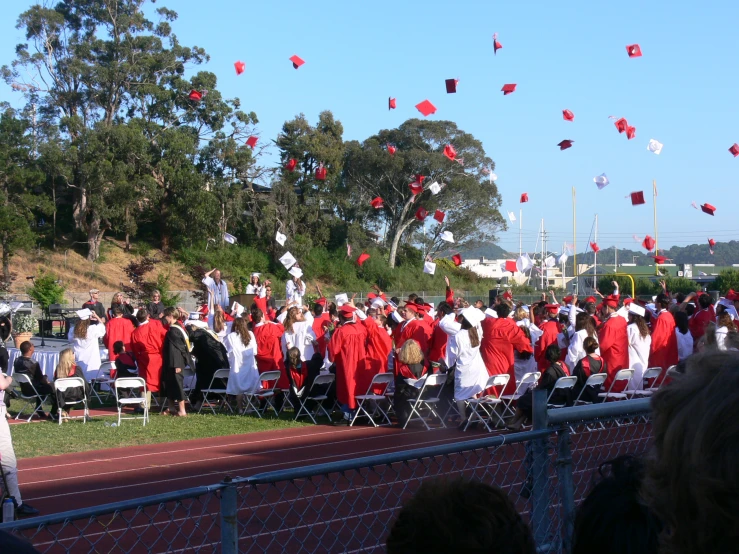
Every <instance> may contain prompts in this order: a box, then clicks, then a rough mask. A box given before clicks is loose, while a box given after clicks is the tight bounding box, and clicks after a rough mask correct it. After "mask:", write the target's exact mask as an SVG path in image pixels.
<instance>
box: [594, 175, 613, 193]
mask: <svg viewBox="0 0 739 554" xmlns="http://www.w3.org/2000/svg"><path fill="white" fill-rule="evenodd" d="M593 181H594V182H595V184H596V185H598V190H603V189H604V188H605V187H607V186H608V184H609V183H610V181H609V180H608V177H606V174H605V173H601V174H600V175H598V176H597V177H593Z"/></svg>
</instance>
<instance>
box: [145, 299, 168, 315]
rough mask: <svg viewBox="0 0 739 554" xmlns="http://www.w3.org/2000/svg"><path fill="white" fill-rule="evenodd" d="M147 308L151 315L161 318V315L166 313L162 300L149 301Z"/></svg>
mask: <svg viewBox="0 0 739 554" xmlns="http://www.w3.org/2000/svg"><path fill="white" fill-rule="evenodd" d="M146 310H147V311H148V312H149V317H153V318H154V319H159V315H160V314H163V313H164V303H163V302H162V301H159V302H149V304H148V305H147V306H146Z"/></svg>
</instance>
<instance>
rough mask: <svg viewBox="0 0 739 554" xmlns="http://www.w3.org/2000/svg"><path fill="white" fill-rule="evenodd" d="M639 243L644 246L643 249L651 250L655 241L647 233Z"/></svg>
mask: <svg viewBox="0 0 739 554" xmlns="http://www.w3.org/2000/svg"><path fill="white" fill-rule="evenodd" d="M641 245H642V246H643V247H644V249H645V250H648V251H650V252H651V251H652V250H654V247H655V246H656V245H657V242H656V241H655V240H654V239H653V238H652V237H650V236H649V235H647V236H646V237H644V240H643V241H642V243H641Z"/></svg>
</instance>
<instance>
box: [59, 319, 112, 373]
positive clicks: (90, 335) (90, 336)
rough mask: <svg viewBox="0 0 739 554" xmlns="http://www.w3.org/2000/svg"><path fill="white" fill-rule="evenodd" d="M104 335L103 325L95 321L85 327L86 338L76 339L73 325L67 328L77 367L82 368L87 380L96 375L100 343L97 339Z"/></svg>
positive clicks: (98, 366) (98, 365) (99, 362)
mask: <svg viewBox="0 0 739 554" xmlns="http://www.w3.org/2000/svg"><path fill="white" fill-rule="evenodd" d="M104 336H105V325H103V324H102V323H97V324H94V325H90V326H89V327H88V328H87V338H86V339H77V338H75V337H74V327H72V328H71V329H70V330H69V335H68V338H69V342H71V343H72V348H74V358H75V360H76V361H77V367H80V368H82V370H83V371H84V372H85V377H86V378H87V380H88V381H89V380H90V379H94V378H95V377H97V371H98V369H100V364H101V363H102V361H101V360H100V344H99V343H98V339H100V338H103V337H104Z"/></svg>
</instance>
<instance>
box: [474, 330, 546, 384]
mask: <svg viewBox="0 0 739 554" xmlns="http://www.w3.org/2000/svg"><path fill="white" fill-rule="evenodd" d="M481 325H482V341H481V342H480V354H481V355H482V359H483V361H484V362H485V367H486V368H487V370H488V375H490V376H491V377H492V376H493V375H502V374H503V373H507V374H508V375H510V377H511V378H510V379H509V380H508V384H507V385H506V388H505V390H504V391H503V394H513V393H514V392H516V372H515V370H514V359H513V351H514V350H517V351H518V352H533V349H532V348H531V341H530V340H529V339H528V338H526V335H524V333H523V331H522V330H521V328H520V327H519V326H518V325H516V322H515V321H513V320H512V319H510V318H505V319H496V318H492V317H486V318H485V319H484V320H483V321H482V323H481ZM555 340H556V339H555Z"/></svg>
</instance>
